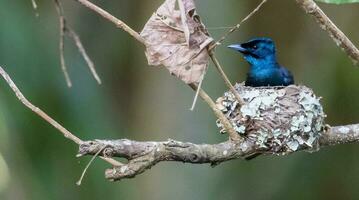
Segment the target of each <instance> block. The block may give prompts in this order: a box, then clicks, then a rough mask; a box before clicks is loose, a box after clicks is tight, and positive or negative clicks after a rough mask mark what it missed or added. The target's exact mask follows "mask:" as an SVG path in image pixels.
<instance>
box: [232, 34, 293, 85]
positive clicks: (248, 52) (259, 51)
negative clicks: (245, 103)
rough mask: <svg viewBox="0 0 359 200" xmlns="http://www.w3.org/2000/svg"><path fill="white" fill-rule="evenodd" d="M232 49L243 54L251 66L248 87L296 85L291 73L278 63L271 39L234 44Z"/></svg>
mask: <svg viewBox="0 0 359 200" xmlns="http://www.w3.org/2000/svg"><path fill="white" fill-rule="evenodd" d="M228 47H229V48H231V49H234V50H236V51H239V52H240V53H242V54H243V56H244V59H246V61H247V62H248V63H249V64H250V71H249V73H248V74H247V79H246V82H245V85H246V86H252V87H261V86H287V85H291V84H294V79H293V75H292V74H291V73H290V71H289V70H288V69H286V68H284V67H282V66H280V65H279V64H278V62H277V58H276V48H275V45H274V42H273V40H272V39H270V38H254V39H252V40H250V41H248V42H245V43H242V44H232V45H229V46H228Z"/></svg>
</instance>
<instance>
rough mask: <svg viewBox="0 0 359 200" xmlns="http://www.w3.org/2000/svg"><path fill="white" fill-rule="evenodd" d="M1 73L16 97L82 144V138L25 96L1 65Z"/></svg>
mask: <svg viewBox="0 0 359 200" xmlns="http://www.w3.org/2000/svg"><path fill="white" fill-rule="evenodd" d="M0 74H1V76H2V77H3V78H4V79H5V81H6V82H7V84H8V85H9V86H10V88H11V89H12V91H14V92H15V94H16V97H17V98H18V99H19V100H20V101H21V102H22V103H23V104H24V105H25V106H26V107H28V108H30V109H31V110H32V111H33V112H34V113H36V114H37V115H39V116H40V117H41V118H43V119H44V120H45V121H47V122H49V123H50V124H51V125H52V126H54V127H55V128H56V129H57V130H59V131H60V132H61V133H62V134H63V135H64V136H65V137H66V138H68V139H70V140H72V141H74V142H75V143H76V144H81V143H82V140H81V139H80V138H78V137H76V136H75V135H74V134H72V133H71V132H70V131H68V130H67V129H66V128H65V127H63V126H61V125H60V124H59V123H58V122H57V121H55V120H54V119H52V118H51V117H50V116H48V115H47V114H46V113H45V112H44V111H42V110H41V109H40V108H38V107H36V106H34V105H33V104H32V103H31V102H29V101H28V100H27V99H26V98H25V96H24V95H23V94H22V93H21V91H20V90H19V89H18V88H17V86H16V85H15V83H14V82H13V81H12V80H11V78H10V76H9V75H8V74H7V73H6V72H5V70H4V69H3V68H2V67H1V66H0Z"/></svg>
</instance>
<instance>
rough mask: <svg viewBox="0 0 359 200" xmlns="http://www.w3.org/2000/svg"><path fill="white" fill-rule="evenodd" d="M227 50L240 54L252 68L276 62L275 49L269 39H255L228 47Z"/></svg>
mask: <svg viewBox="0 0 359 200" xmlns="http://www.w3.org/2000/svg"><path fill="white" fill-rule="evenodd" d="M228 48H231V49H234V50H236V51H239V52H240V53H242V54H243V56H244V58H245V59H246V60H247V61H248V62H249V63H250V64H251V65H252V66H253V65H254V66H256V65H261V64H269V63H275V62H276V56H275V53H276V49H275V45H274V42H273V40H272V39H270V38H255V39H252V40H249V41H248V42H245V43H241V44H232V45H229V46H228Z"/></svg>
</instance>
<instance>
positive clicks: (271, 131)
mask: <svg viewBox="0 0 359 200" xmlns="http://www.w3.org/2000/svg"><path fill="white" fill-rule="evenodd" d="M235 88H236V90H237V91H238V93H239V95H240V96H241V97H242V99H243V101H244V102H245V104H244V105H243V106H242V107H240V106H239V104H238V101H237V100H236V98H235V97H234V95H233V94H232V93H231V92H226V93H225V94H224V95H223V96H222V97H220V98H218V99H217V102H216V103H217V107H218V108H219V109H220V110H221V111H222V112H223V113H224V114H225V115H226V117H227V118H228V119H229V120H230V122H231V124H232V125H233V127H234V129H235V130H236V131H237V133H238V134H240V135H241V136H242V137H243V138H244V139H245V141H246V142H250V143H251V144H252V145H255V146H256V148H257V149H259V150H263V152H268V153H273V154H288V153H291V152H294V151H297V150H303V149H305V150H310V151H315V150H318V148H319V145H318V143H319V137H320V135H321V132H322V131H323V128H324V127H325V123H324V118H325V117H326V115H325V114H324V112H323V107H322V105H321V104H320V102H319V100H320V98H318V97H316V96H315V94H314V93H313V91H312V90H311V89H310V88H307V87H305V86H302V85H300V86H296V85H290V86H287V87H259V88H258V87H256V88H254V87H246V86H244V85H243V84H236V85H235ZM217 126H218V127H219V128H221V129H222V130H221V132H222V133H224V132H225V131H224V130H223V126H222V124H221V123H220V122H219V120H217Z"/></svg>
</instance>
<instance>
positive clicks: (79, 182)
mask: <svg viewBox="0 0 359 200" xmlns="http://www.w3.org/2000/svg"><path fill="white" fill-rule="evenodd" d="M105 148H106V146H105V145H104V146H103V147H102V148H101V149H99V150H98V152H97V153H96V154H95V155H94V156H92V158H91V160H90V162H88V163H87V165H86V167H85V169H84V170H83V171H82V174H81V177H80V178H79V180H78V181H77V182H76V185H78V186H80V185H81V183H82V179H83V178H84V177H85V174H86V172H87V169H88V168H89V167H90V165H91V164H92V162H93V161H94V160H95V158H96V157H97V156H98V155H99V154H100V153H101V151H102V150H104V149H105Z"/></svg>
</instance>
